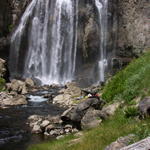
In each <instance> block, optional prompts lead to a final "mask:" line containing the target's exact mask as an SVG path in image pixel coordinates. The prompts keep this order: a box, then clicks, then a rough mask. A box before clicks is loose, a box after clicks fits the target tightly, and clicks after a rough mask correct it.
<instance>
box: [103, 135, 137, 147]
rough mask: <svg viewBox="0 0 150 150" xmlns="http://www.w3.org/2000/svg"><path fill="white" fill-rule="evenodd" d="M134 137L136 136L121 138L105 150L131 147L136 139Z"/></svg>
mask: <svg viewBox="0 0 150 150" xmlns="http://www.w3.org/2000/svg"><path fill="white" fill-rule="evenodd" d="M134 137H135V136H134V135H133V134H130V135H128V136H125V137H120V138H118V139H117V140H116V141H115V142H113V143H111V144H110V145H109V146H107V147H106V148H105V150H120V149H121V148H123V147H125V146H127V145H129V143H130V142H131V140H133V139H134ZM133 150H136V149H133Z"/></svg>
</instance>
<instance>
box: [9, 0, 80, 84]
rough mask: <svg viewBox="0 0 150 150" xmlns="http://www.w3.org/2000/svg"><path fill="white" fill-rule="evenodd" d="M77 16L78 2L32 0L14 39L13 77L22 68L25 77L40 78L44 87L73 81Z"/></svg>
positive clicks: (12, 55)
mask: <svg viewBox="0 0 150 150" xmlns="http://www.w3.org/2000/svg"><path fill="white" fill-rule="evenodd" d="M74 14H77V1H74V0H32V2H31V3H30V4H29V6H28V8H27V9H26V11H25V12H24V14H23V16H22V19H21V21H20V24H19V26H18V28H17V29H16V31H15V32H14V34H13V36H12V39H11V52H10V72H13V74H12V75H11V76H12V77H13V76H16V74H17V73H18V72H19V70H20V68H23V69H22V72H21V74H22V76H24V77H35V78H38V79H40V80H41V81H42V83H43V84H52V83H59V84H63V83H66V82H68V81H71V80H72V79H73V77H74V73H75V65H76V44H77V43H76V42H77V25H78V18H77V15H74ZM26 32H27V33H26ZM26 36H27V37H26ZM24 42H26V45H27V47H26V48H25V52H24V51H23V50H22V47H23V46H22V45H23V43H24ZM14 51H15V52H14ZM21 57H24V59H23V58H21ZM19 59H23V60H22V61H21V62H20V61H19ZM19 63H22V64H19ZM20 66H21V67H20ZM19 67H20V68H19Z"/></svg>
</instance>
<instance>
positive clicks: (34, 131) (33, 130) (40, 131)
mask: <svg viewBox="0 0 150 150" xmlns="http://www.w3.org/2000/svg"><path fill="white" fill-rule="evenodd" d="M32 133H37V134H38V133H42V130H41V128H40V126H39V125H37V124H36V125H34V126H33V129H32Z"/></svg>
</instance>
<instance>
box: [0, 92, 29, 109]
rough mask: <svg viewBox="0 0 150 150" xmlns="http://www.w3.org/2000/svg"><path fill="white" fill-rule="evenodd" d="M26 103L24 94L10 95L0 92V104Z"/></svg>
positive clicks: (14, 104)
mask: <svg viewBox="0 0 150 150" xmlns="http://www.w3.org/2000/svg"><path fill="white" fill-rule="evenodd" d="M25 104H27V100H26V97H25V96H24V95H15V96H14V95H11V94H10V93H6V92H0V106H16V105H25Z"/></svg>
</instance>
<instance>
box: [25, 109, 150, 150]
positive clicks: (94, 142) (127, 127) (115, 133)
mask: <svg viewBox="0 0 150 150" xmlns="http://www.w3.org/2000/svg"><path fill="white" fill-rule="evenodd" d="M149 122H150V120H149V119H148V120H143V121H140V120H138V121H137V120H136V119H133V118H126V117H125V116H124V112H123V111H122V110H118V111H117V112H116V114H115V115H114V116H112V117H111V118H110V119H109V120H106V121H104V122H103V123H102V124H101V125H100V126H99V127H98V128H95V129H92V130H88V131H84V134H83V137H79V138H81V139H80V142H79V143H77V144H73V145H71V143H72V142H71V141H72V140H73V139H75V138H77V137H75V136H73V135H70V136H66V137H65V138H63V139H60V140H54V141H50V142H46V143H42V144H37V145H32V146H31V147H29V148H28V150H104V148H105V147H106V146H107V145H109V144H110V143H111V142H113V141H115V140H116V139H117V138H119V137H121V136H127V135H128V134H131V133H133V134H135V135H136V136H135V138H134V140H133V141H132V142H135V141H138V140H140V139H142V138H145V137H147V136H149V135H150V134H149V133H150V132H149V131H150V124H149Z"/></svg>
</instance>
